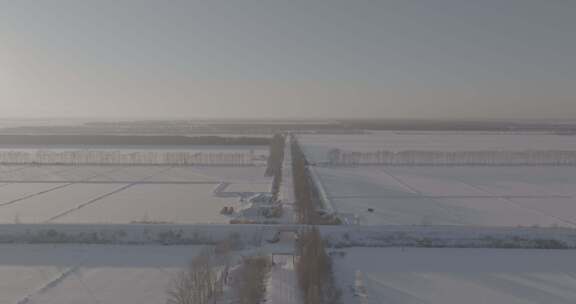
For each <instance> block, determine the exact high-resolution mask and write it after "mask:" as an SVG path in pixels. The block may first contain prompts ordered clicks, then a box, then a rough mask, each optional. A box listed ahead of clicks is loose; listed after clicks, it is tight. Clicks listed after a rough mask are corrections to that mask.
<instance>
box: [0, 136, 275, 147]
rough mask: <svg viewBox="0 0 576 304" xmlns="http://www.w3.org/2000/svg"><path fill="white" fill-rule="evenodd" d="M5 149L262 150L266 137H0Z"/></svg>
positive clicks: (266, 140) (266, 142)
mask: <svg viewBox="0 0 576 304" xmlns="http://www.w3.org/2000/svg"><path fill="white" fill-rule="evenodd" d="M0 142H1V143H2V144H4V145H105V146H109V145H114V146H116V145H151V146H157V145H171V146H177V145H246V146H265V145H268V144H269V143H270V138H268V137H247V136H234V137H232V136H231V137H225V136H212V135H209V136H180V135H26V134H0Z"/></svg>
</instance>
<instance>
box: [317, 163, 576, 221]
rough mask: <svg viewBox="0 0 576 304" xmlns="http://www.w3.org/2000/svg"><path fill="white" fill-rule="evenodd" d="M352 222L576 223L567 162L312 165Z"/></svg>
mask: <svg viewBox="0 0 576 304" xmlns="http://www.w3.org/2000/svg"><path fill="white" fill-rule="evenodd" d="M311 170H313V171H314V173H316V174H315V175H316V176H317V177H318V179H317V180H318V182H319V183H320V185H321V186H322V187H323V188H324V190H325V191H326V193H327V196H328V200H329V201H330V202H331V203H332V206H333V207H334V209H335V210H336V211H337V212H338V213H339V214H341V215H342V216H343V217H344V218H346V219H347V220H348V222H349V223H355V222H356V223H359V224H363V225H388V224H393V225H394V224H416V225H418V224H425V225H445V224H448V225H479V226H532V225H538V226H555V225H560V226H567V227H574V226H576V188H575V187H574V184H576V174H575V172H574V169H573V168H571V167H475V166H471V167H384V166H373V167H329V166H326V167H322V166H312V167H311Z"/></svg>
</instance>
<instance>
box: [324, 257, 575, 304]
mask: <svg viewBox="0 0 576 304" xmlns="http://www.w3.org/2000/svg"><path fill="white" fill-rule="evenodd" d="M344 252H345V255H344V257H335V258H334V259H335V266H336V273H337V276H338V278H339V281H340V284H341V285H342V286H341V287H342V289H343V290H344V302H345V303H368V304H380V303H390V304H411V303H414V304H416V303H418V304H424V303H426V304H444V303H470V304H486V303H507V304H526V303H534V304H536V303H551V304H568V303H575V302H576V266H574V265H575V264H574V263H572V261H573V260H574V259H575V258H576V251H574V250H521V249H452V248H450V249H448V248H436V249H431V248H409V249H400V248H351V249H347V250H344ZM354 293H355V294H356V296H353V294H354Z"/></svg>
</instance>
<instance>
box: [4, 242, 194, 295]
mask: <svg viewBox="0 0 576 304" xmlns="http://www.w3.org/2000/svg"><path fill="white" fill-rule="evenodd" d="M201 248H202V246H174V247H169V246H101V245H98V246H82V245H58V246H52V245H0V252H1V254H0V303H6V304H17V303H28V304H92V303H122V304H157V303H165V302H166V298H165V290H166V287H167V286H168V285H169V283H170V280H171V279H172V278H173V276H174V274H175V273H177V271H179V270H180V269H182V268H183V267H185V265H186V264H187V263H188V261H190V260H191V259H192V258H193V257H194V256H195V255H196V254H197V253H198V252H199V251H200V250H201Z"/></svg>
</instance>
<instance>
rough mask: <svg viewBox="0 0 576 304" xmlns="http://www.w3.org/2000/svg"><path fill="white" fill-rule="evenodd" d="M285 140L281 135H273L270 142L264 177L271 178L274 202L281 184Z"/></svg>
mask: <svg viewBox="0 0 576 304" xmlns="http://www.w3.org/2000/svg"><path fill="white" fill-rule="evenodd" d="M285 142H286V139H285V137H284V136H283V135H281V134H275V135H274V137H273V138H272V140H271V141H270V156H269V157H268V167H267V168H266V176H273V177H274V179H273V181H272V195H273V197H274V200H276V199H277V198H278V193H279V191H280V184H281V183H282V163H283V162H284V146H285Z"/></svg>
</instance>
